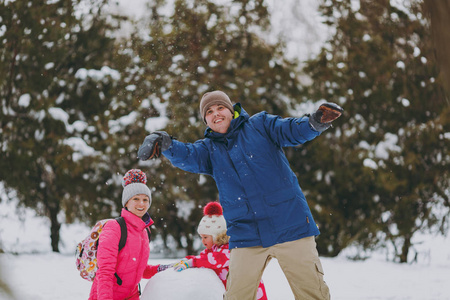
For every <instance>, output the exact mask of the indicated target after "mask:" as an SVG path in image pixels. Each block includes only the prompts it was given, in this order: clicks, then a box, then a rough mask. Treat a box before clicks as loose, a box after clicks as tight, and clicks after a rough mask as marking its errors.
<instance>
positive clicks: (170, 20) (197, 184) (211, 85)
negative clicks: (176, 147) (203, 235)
mask: <svg viewBox="0 0 450 300" xmlns="http://www.w3.org/2000/svg"><path fill="white" fill-rule="evenodd" d="M164 5H166V4H165V3H164V2H163V1H154V2H152V3H151V5H150V8H149V10H150V12H151V14H150V15H149V16H148V17H147V18H146V20H148V24H147V25H146V26H147V27H146V28H148V30H147V31H148V35H146V36H145V37H142V36H140V35H139V32H140V31H139V30H136V34H135V35H134V36H133V38H132V39H131V40H130V41H128V44H124V46H123V49H122V50H121V52H123V53H128V54H129V55H130V58H129V59H130V60H132V61H134V62H135V65H134V66H133V68H130V69H129V70H127V72H128V73H127V74H128V75H125V77H130V78H133V79H131V80H130V81H132V82H134V84H135V85H136V89H135V94H134V98H135V99H141V100H140V101H141V102H142V109H141V110H139V113H140V114H141V116H142V118H139V120H142V121H143V120H145V119H146V118H147V121H146V123H145V124H142V123H141V121H139V124H138V123H135V124H133V125H134V126H138V127H141V128H143V127H144V126H145V128H146V129H147V134H148V133H150V132H151V131H153V130H161V129H163V130H166V131H167V132H168V133H169V134H171V135H173V136H175V137H176V138H178V139H179V140H181V141H186V142H194V141H196V140H197V139H200V138H202V137H203V132H204V130H205V128H206V127H205V124H204V123H203V120H201V118H200V115H199V103H200V98H201V96H202V95H203V94H204V93H205V92H207V91H211V90H215V89H220V90H223V91H225V92H226V93H227V94H228V95H229V96H230V98H231V99H232V101H233V102H242V104H243V106H244V107H245V109H246V110H247V111H248V112H249V113H251V114H252V113H256V112H258V111H260V110H267V111H269V112H271V113H276V114H282V115H286V113H287V109H288V107H289V106H290V105H291V103H290V100H286V99H295V97H296V96H298V94H299V90H298V81H297V78H296V76H295V75H294V74H295V70H296V64H295V63H294V62H290V61H287V60H285V59H284V58H283V53H282V48H281V45H279V44H275V45H271V44H268V43H266V42H265V41H264V40H263V39H262V38H261V37H260V36H259V35H258V33H259V32H263V31H264V30H265V29H266V28H267V26H268V24H269V15H268V11H267V8H266V7H265V6H264V5H263V1H234V2H233V4H232V5H231V6H225V5H224V6H222V5H218V4H215V3H213V2H212V1H204V0H193V1H175V3H174V7H173V11H172V12H171V13H169V14H167V13H166V14H163V13H162V12H164V11H167V9H163V8H164V7H165V6H164ZM140 29H142V25H140ZM161 117H167V119H166V121H167V125H166V126H165V128H155V127H154V126H153V125H152V124H154V122H153V121H152V120H159V119H158V118H161ZM138 131H139V130H138V129H137V128H136V130H135V133H138ZM130 136H132V138H133V139H134V143H136V144H140V143H141V142H142V140H143V138H144V136H145V135H142V134H130ZM141 167H142V168H143V169H145V170H146V172H148V173H150V174H151V175H150V176H149V182H150V184H152V186H153V187H154V188H155V193H154V201H153V204H152V208H151V210H152V215H153V216H154V217H156V220H157V222H156V223H157V224H156V228H157V230H160V231H161V233H162V236H163V238H164V240H165V241H166V239H167V237H168V236H173V237H174V238H175V240H176V241H177V244H178V246H179V247H180V248H181V247H183V248H186V249H187V252H190V253H192V250H193V249H192V247H193V238H194V237H195V236H196V235H197V233H196V229H197V226H198V222H199V220H200V219H201V217H202V212H201V211H202V210H201V207H202V205H204V204H206V203H207V202H209V201H214V200H218V195H217V188H216V185H215V183H214V181H213V180H212V179H211V178H209V177H205V176H199V175H196V174H189V173H186V172H184V171H181V170H179V169H175V168H173V167H172V166H171V164H170V163H169V162H168V161H167V160H165V159H164V158H162V159H161V160H156V161H149V162H146V163H143V164H141ZM152 180H153V182H152ZM192 203H195V205H191V204H192ZM186 207H190V209H191V211H190V212H189V213H188V215H186V216H185V217H181V216H183V215H184V213H183V212H182V211H183V209H184V208H186ZM160 219H161V221H159V220H160Z"/></svg>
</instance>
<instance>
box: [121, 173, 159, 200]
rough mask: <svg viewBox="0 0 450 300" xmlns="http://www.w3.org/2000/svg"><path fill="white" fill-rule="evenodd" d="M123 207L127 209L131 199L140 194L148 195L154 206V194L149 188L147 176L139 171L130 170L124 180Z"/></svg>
mask: <svg viewBox="0 0 450 300" xmlns="http://www.w3.org/2000/svg"><path fill="white" fill-rule="evenodd" d="M122 186H123V192H122V205H123V206H124V207H125V205H126V204H127V202H128V200H130V199H131V197H133V196H135V195H139V194H143V195H147V196H148V197H149V198H150V205H152V192H151V191H150V189H149V188H148V186H147V176H146V175H145V173H144V172H142V171H141V170H139V169H131V170H129V171H128V172H127V173H126V174H125V176H123V179H122Z"/></svg>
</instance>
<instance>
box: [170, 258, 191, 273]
mask: <svg viewBox="0 0 450 300" xmlns="http://www.w3.org/2000/svg"><path fill="white" fill-rule="evenodd" d="M193 265H194V261H193V260H192V259H186V258H183V259H182V260H181V261H179V262H177V263H176V264H174V265H173V269H174V270H175V271H177V272H181V271H183V270H186V269H189V268H192V266H193Z"/></svg>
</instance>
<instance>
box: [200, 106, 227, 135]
mask: <svg viewBox="0 0 450 300" xmlns="http://www.w3.org/2000/svg"><path fill="white" fill-rule="evenodd" d="M205 120H206V124H207V125H208V126H209V128H211V129H212V130H213V131H215V132H218V133H226V132H227V130H228V127H230V123H231V120H233V114H232V113H231V111H230V110H229V109H228V108H226V107H225V106H223V105H220V104H219V105H212V106H210V107H209V108H208V110H207V111H206V115H205Z"/></svg>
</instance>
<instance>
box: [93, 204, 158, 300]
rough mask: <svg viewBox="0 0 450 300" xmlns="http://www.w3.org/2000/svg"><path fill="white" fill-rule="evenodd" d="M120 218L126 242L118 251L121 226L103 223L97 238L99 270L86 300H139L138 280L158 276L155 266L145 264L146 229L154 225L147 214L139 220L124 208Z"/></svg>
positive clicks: (147, 250)
mask: <svg viewBox="0 0 450 300" xmlns="http://www.w3.org/2000/svg"><path fill="white" fill-rule="evenodd" d="M121 215H122V217H123V218H124V219H125V223H126V224H127V234H128V235H127V242H126V244H125V247H124V248H123V249H122V250H121V251H120V252H119V240H120V225H119V223H118V222H115V221H114V222H107V223H106V225H105V227H104V228H103V230H102V233H101V235H100V239H99V244H98V250H97V263H98V270H97V273H96V275H95V279H94V282H93V284H92V288H91V293H90V295H89V300H124V299H139V291H138V284H139V282H140V281H141V279H142V278H146V279H148V278H151V277H152V276H153V275H155V274H156V273H157V269H158V265H156V266H150V265H147V261H148V257H149V255H150V246H149V240H148V235H147V232H146V230H145V228H146V227H149V226H151V225H152V224H153V220H152V219H151V218H150V215H149V214H148V213H147V214H146V215H145V216H144V217H143V218H142V219H141V218H139V217H138V216H136V215H134V214H133V213H131V212H129V211H128V210H126V209H122V213H121ZM144 220H146V221H144ZM114 273H117V275H118V276H119V277H120V278H121V279H122V285H118V284H117V279H116V277H115V276H114Z"/></svg>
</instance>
